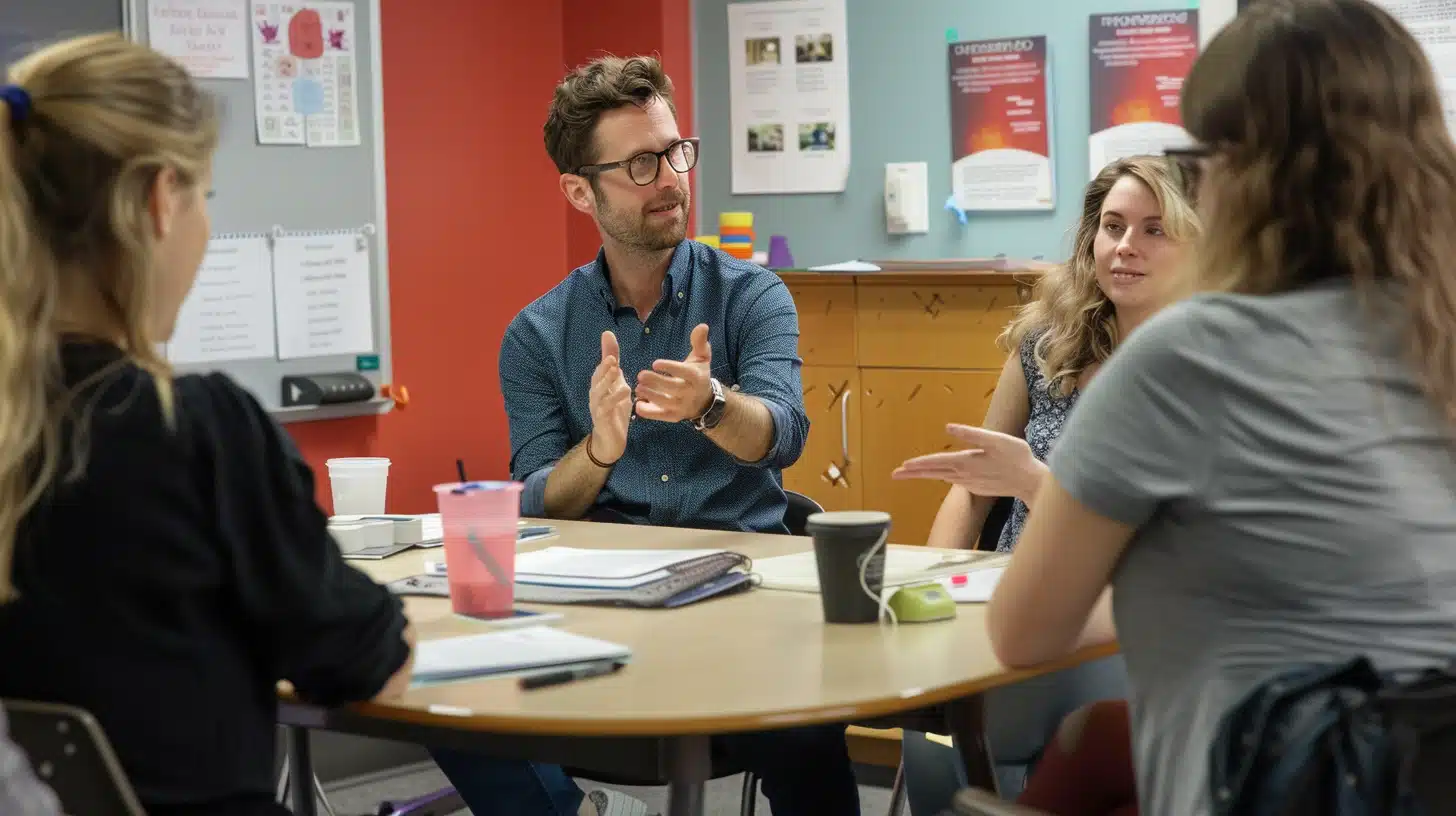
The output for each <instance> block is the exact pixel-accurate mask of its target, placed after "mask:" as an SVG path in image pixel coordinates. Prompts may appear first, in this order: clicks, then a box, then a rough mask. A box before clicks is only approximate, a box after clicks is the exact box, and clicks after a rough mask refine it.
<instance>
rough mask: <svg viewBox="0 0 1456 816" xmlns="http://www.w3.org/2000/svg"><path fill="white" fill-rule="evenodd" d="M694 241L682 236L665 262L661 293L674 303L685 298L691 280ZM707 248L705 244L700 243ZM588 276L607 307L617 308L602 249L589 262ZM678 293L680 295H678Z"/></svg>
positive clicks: (678, 302) (693, 262)
mask: <svg viewBox="0 0 1456 816" xmlns="http://www.w3.org/2000/svg"><path fill="white" fill-rule="evenodd" d="M695 244H698V242H697V241H694V240H693V239H691V238H684V239H683V240H682V241H681V242H680V243H678V245H677V249H674V250H673V251H672V260H671V261H668V264H667V275H666V276H665V277H664V278H663V280H662V294H663V296H664V297H667V298H669V300H670V301H671V302H672V303H674V304H679V305H680V304H682V302H683V301H684V300H686V299H687V291H688V286H689V284H690V283H691V282H692V278H693V267H695V266H696V265H697V254H696V247H695V246H694V245H695ZM701 246H702V247H703V248H704V249H707V245H706V244H702V245H701ZM590 273H591V274H590V277H591V279H592V280H593V281H594V282H595V283H596V287H597V292H598V294H600V295H601V298H602V301H603V302H604V303H606V304H607V308H609V309H612V310H613V311H615V310H616V309H617V308H618V305H619V304H618V303H617V296H616V294H614V293H613V292H612V281H611V278H610V276H609V272H608V269H607V253H606V250H604V249H598V250H597V258H596V260H595V261H592V263H591V270H590ZM678 295H681V297H679V296H678Z"/></svg>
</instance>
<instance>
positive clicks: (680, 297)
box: [677, 292, 683, 300]
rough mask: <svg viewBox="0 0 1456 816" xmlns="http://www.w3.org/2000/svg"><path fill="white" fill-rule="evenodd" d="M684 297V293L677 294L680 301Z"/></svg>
mask: <svg viewBox="0 0 1456 816" xmlns="http://www.w3.org/2000/svg"><path fill="white" fill-rule="evenodd" d="M682 296H683V293H682V292H678V293H677V299H678V300H682Z"/></svg>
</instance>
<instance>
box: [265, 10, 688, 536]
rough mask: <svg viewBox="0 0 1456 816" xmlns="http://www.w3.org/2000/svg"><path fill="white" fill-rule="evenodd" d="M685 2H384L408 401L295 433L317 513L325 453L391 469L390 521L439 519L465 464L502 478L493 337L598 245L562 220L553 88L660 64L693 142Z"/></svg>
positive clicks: (481, 474) (583, 226)
mask: <svg viewBox="0 0 1456 816" xmlns="http://www.w3.org/2000/svg"><path fill="white" fill-rule="evenodd" d="M690 2H691V0H594V1H592V2H589V1H588V0H536V2H532V3H526V4H520V3H507V2H503V1H502V0H431V2H430V3H429V4H428V6H426V5H425V4H422V3H420V2H419V0H384V2H383V13H382V26H383V32H384V34H383V39H384V42H383V59H384V98H385V100H386V101H385V111H384V114H385V116H384V121H385V155H386V159H387V166H388V170H387V173H386V183H387V186H388V199H387V205H388V217H389V281H390V312H391V324H392V326H391V332H392V334H391V337H392V341H393V354H394V381H395V382H396V383H398V384H401V385H404V386H406V387H408V388H409V391H410V400H411V402H410V405H409V406H408V407H407V408H405V409H403V410H396V411H394V412H392V413H390V414H386V415H384V416H382V417H365V418H358V419H348V420H335V421H326V422H305V423H295V424H292V425H289V426H287V427H288V430H289V431H290V432H291V433H292V435H293V437H294V439H295V440H297V442H298V444H299V447H300V448H301V449H302V451H303V453H304V456H305V458H307V459H308V461H309V463H310V464H311V465H313V467H314V470H315V471H316V472H317V475H318V486H319V499H320V501H321V502H323V503H324V506H325V507H328V506H329V495H328V492H329V491H328V477H327V473H326V470H325V467H324V461H325V460H326V459H328V458H330V457H334V456H388V457H390V459H391V460H392V462H393V464H392V466H391V473H390V477H389V510H390V511H391V512H401V513H413V512H427V511H429V510H432V509H433V508H434V504H435V499H434V496H433V495H432V494H431V493H430V487H431V486H432V485H435V484H438V483H440V482H444V481H449V480H451V479H453V478H454V473H455V459H456V458H457V457H460V458H464V459H465V461H466V464H467V466H468V468H469V475H470V476H471V477H472V478H482V479H483V478H505V477H506V476H508V475H509V474H508V469H509V456H510V442H509V436H508V431H507V427H506V419H505V410H504V407H503V405H502V403H501V395H500V381H499V377H498V374H497V360H498V357H499V352H500V340H501V334H502V333H503V332H504V331H505V327H506V325H507V324H508V323H510V320H511V318H512V317H514V316H515V314H516V312H517V311H519V310H520V309H521V307H523V306H525V305H526V304H527V303H529V302H530V301H531V300H533V299H534V298H535V297H537V296H538V295H540V294H541V293H542V292H545V291H546V290H547V289H550V288H551V287H552V286H554V285H555V284H556V283H557V282H558V281H559V280H561V278H562V277H563V276H564V275H565V274H566V272H567V271H568V270H569V269H571V268H572V267H574V266H577V265H579V264H581V263H584V262H586V261H587V260H590V259H591V257H592V256H593V255H594V254H595V253H596V249H597V245H598V244H599V243H600V239H599V238H598V236H597V234H596V231H595V228H594V227H593V226H592V224H591V221H590V219H587V218H585V217H580V218H578V219H575V220H572V221H570V222H568V219H567V218H566V217H564V213H566V212H570V208H569V207H568V206H567V204H566V202H565V201H564V200H563V199H562V196H561V192H560V190H559V188H558V187H557V183H556V178H557V174H556V170H555V168H554V167H553V166H552V164H551V161H550V159H548V158H547V157H546V151H545V148H544V147H543V145H542V141H541V124H542V121H543V120H544V117H545V113H546V106H547V104H548V103H549V101H550V99H551V92H552V89H553V88H554V87H555V85H556V82H557V81H558V80H560V78H561V76H562V75H563V74H564V73H565V72H566V70H567V67H568V66H572V65H576V64H578V63H580V62H584V61H585V60H587V59H590V58H591V57H592V56H594V55H595V54H597V53H600V52H601V51H602V50H609V51H611V52H612V53H617V54H634V53H660V54H661V55H662V58H663V60H664V62H665V63H666V65H667V69H668V71H669V73H670V74H671V75H672V77H673V80H674V82H675V83H676V85H677V88H678V116H679V119H680V121H683V122H684V125H683V127H684V130H683V132H684V133H689V132H691V131H690V129H689V128H688V127H687V125H686V121H687V119H686V118H685V117H689V116H690V114H691V110H692V100H691V93H692V74H691V70H692V54H691V36H692V34H691V23H690V21H689V15H690V12H689V5H690ZM425 8H428V12H429V13H423V12H424V10H425ZM572 215H576V214H575V213H574V212H573V213H572ZM569 223H570V226H568V224H569Z"/></svg>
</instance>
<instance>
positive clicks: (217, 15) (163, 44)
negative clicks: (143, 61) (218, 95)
mask: <svg viewBox="0 0 1456 816" xmlns="http://www.w3.org/2000/svg"><path fill="white" fill-rule="evenodd" d="M147 41H148V44H150V45H151V46H152V48H155V49H156V50H158V51H160V52H162V53H163V54H166V55H167V56H169V57H171V58H172V59H175V60H176V61H177V62H179V63H181V64H182V67H183V68H186V69H187V72H188V73H190V74H192V75H193V76H195V77H197V78H198V79H247V78H248V4H247V0H150V2H148V3H147Z"/></svg>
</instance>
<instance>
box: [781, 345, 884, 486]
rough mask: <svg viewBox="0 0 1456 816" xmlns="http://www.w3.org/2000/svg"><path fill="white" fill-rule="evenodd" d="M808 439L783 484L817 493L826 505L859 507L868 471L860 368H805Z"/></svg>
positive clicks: (785, 474) (786, 474) (805, 408)
mask: <svg viewBox="0 0 1456 816" xmlns="http://www.w3.org/2000/svg"><path fill="white" fill-rule="evenodd" d="M803 377H804V410H805V411H807V412H808V414H809V442H808V444H807V445H805V446H804V454H803V455H802V456H800V457H799V461H798V463H797V464H795V465H794V466H793V467H791V468H789V469H788V470H786V471H784V487H785V488H788V489H789V490H793V491H795V492H798V493H803V494H804V495H806V496H808V497H810V498H812V499H814V500H815V501H817V502H819V504H820V505H822V506H823V507H824V509H825V510H858V509H859V507H860V497H861V496H862V495H863V492H862V488H861V486H860V479H861V478H862V476H863V473H864V471H863V470H862V468H861V467H860V464H859V462H857V461H855V460H856V458H857V457H856V452H857V451H858V450H859V445H860V411H859V402H858V401H859V397H860V395H859V393H858V391H859V371H858V370H857V369H855V368H851V367H849V366H809V365H806V366H804V368H803Z"/></svg>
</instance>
